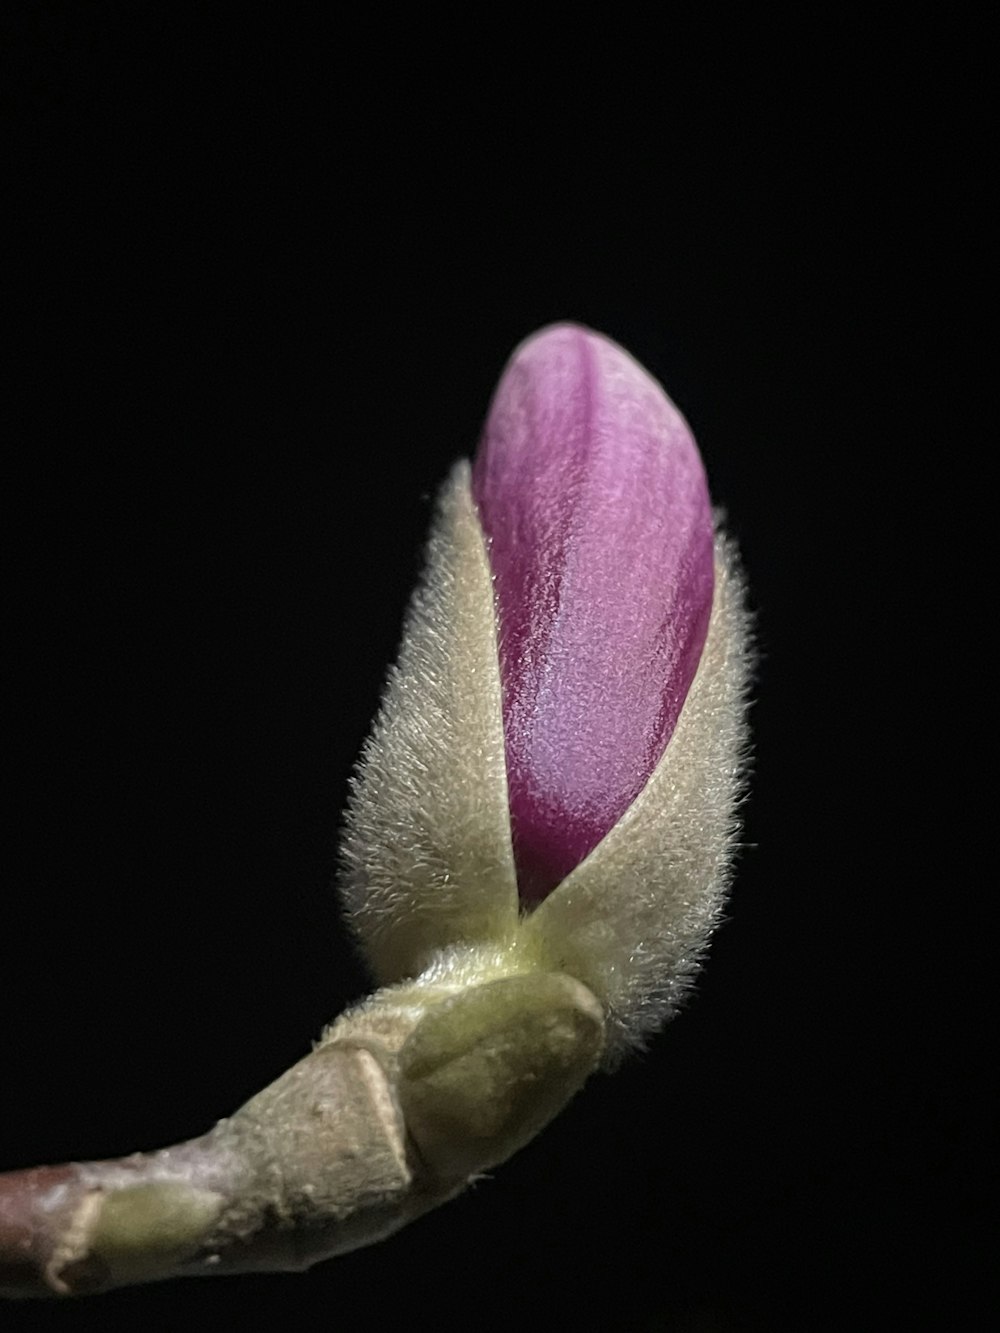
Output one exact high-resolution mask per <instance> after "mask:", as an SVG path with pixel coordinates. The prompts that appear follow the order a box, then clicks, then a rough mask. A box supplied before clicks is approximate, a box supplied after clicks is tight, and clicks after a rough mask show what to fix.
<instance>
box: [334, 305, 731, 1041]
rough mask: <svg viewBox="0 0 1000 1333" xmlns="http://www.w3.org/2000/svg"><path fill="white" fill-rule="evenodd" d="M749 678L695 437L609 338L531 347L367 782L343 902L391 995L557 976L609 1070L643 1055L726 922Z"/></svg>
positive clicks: (458, 515)
mask: <svg viewBox="0 0 1000 1333" xmlns="http://www.w3.org/2000/svg"><path fill="white" fill-rule="evenodd" d="M749 664H750V654H749V649H748V626H747V616H746V612H745V609H744V597H743V591H742V584H741V580H740V577H739V574H738V572H737V567H736V561H735V555H734V553H733V550H732V547H731V545H730V543H729V542H728V541H727V540H726V539H725V538H724V537H723V536H722V535H721V534H720V533H718V532H715V531H713V520H712V511H711V505H710V501H709V497H708V490H707V485H706V481H705V475H704V470H703V468H702V464H701V460H700V457H699V455H698V451H697V448H696V446H695V443H694V440H693V437H692V435H691V432H690V430H689V428H688V426H687V423H686V422H685V420H684V418H683V417H682V416H681V414H680V413H679V412H678V410H677V408H676V407H675V406H674V405H673V404H672V403H671V402H670V400H669V399H668V398H667V396H666V394H665V393H664V392H663V390H662V388H661V387H660V386H659V385H658V384H657V383H656V381H655V380H653V379H652V378H651V377H650V376H649V375H648V374H647V373H646V372H645V371H644V370H643V369H642V368H641V367H640V366H639V365H638V364H637V363H636V362H635V361H634V360H633V359H632V358H631V357H630V356H629V355H628V354H627V353H626V352H624V351H623V350H622V349H621V348H620V347H618V346H617V345H616V344H614V343H612V342H610V341H609V340H608V339H606V338H604V337H602V336H601V335H599V334H596V333H593V332H591V331H589V330H586V329H583V328H580V327H577V326H574V325H556V326H553V327H551V328H548V329H543V330H542V331H541V332H539V333H537V334H535V335H534V336H533V337H532V338H529V339H528V340H527V341H526V342H525V343H523V344H522V345H521V346H520V347H519V348H518V349H517V350H516V351H515V353H514V355H513V356H512V358H511V360H510V362H509V364H508V366H507V368H506V369H505V371H504V374H503V376H502V377H501V380H500V383H499V385H498V387H497V390H496V393H495V395H494V399H493V403H492V406H491V408H490V412H489V415H488V418H487V422H486V427H485V431H484V436H483V440H482V444H481V447H480V450H479V453H478V455H477V458H476V462H475V465H474V468H473V469H471V470H470V468H469V466H468V465H467V464H464V463H460V464H458V465H457V466H456V468H455V470H454V471H453V473H452V475H451V477H450V479H449V480H448V482H447V483H446V485H445V487H444V490H443V492H442V496H441V500H440V503H439V507H438V513H437V516H436V519H435V523H434V527H433V530H432V533H431V538H430V543H429V547H428V557H427V567H426V572H425V575H424V579H423V582H422V584H421V586H420V587H419V588H418V590H417V592H416V594H415V595H414V599H413V602H412V604H411V607H410V610H409V613H408V616H407V620H406V624H405V626H404V633H403V642H402V646H401V649H400V654H399V659H398V662H397V665H396V666H395V667H394V668H393V670H392V672H391V673H390V677H389V682H388V685H387V688H386V692H385V696H384V698H383V702H382V706H381V709H380V712H379V716H378V718H377V719H376V722H375V726H374V729H373V732H372V735H371V737H370V738H369V740H368V742H367V743H366V746H365V749H364V751H363V753H362V756H361V760H360V763H359V766H358V771H357V774H356V777H355V779H354V785H353V789H352V797H351V800H350V803H349V809H348V815H347V821H346V829H345V837H344V843H343V869H344V873H343V876H342V881H341V890H342V895H343V898H344V902H345V906H346V908H347V912H348V915H349V918H350V920H351V923H352V925H353V927H354V929H355V931H356V933H357V935H358V937H359V939H360V941H361V944H362V947H363V949H364V951H365V953H366V955H367V957H368V960H369V962H370V963H371V965H372V967H373V969H374V971H375V973H376V976H377V979H378V980H379V981H380V982H381V983H382V984H386V983H392V982H397V981H402V980H403V979H406V978H416V977H423V978H424V980H425V981H428V979H430V980H431V981H432V983H433V984H434V985H436V986H439V987H440V986H444V988H445V990H446V991H447V988H448V987H449V986H452V987H458V986H461V985H468V984H472V983H475V984H481V983H487V982H489V981H491V980H493V979H495V978H498V977H502V976H509V975H517V974H519V973H524V972H532V971H543V970H544V971H549V972H563V973H565V974H568V975H569V976H571V977H574V978H575V979H576V980H578V981H581V982H582V983H583V984H584V985H585V986H587V987H588V988H589V989H590V990H591V991H592V992H593V994H594V995H595V996H597V998H598V1000H599V1001H600V1003H601V1005H602V1006H603V1009H604V1013H605V1017H606V1024H607V1047H606V1049H607V1050H608V1052H609V1053H610V1056H611V1058H614V1057H615V1055H616V1054H618V1053H620V1052H621V1051H622V1050H623V1049H625V1048H626V1047H627V1046H628V1045H634V1044H636V1043H638V1042H641V1040H642V1039H643V1037H644V1036H645V1035H646V1034H647V1033H648V1032H650V1031H652V1030H653V1029H654V1028H655V1027H656V1026H658V1025H659V1023H660V1022H662V1021H663V1019H664V1018H665V1017H668V1016H669V1015H670V1014H671V1013H672V1012H673V1010H674V1009H675V1008H676V1005H677V1002H678V1000H679V999H680V997H681V995H682V994H683V991H684V989H685V987H686V985H687V984H688V982H689V980H690V978H691V976H692V975H693V973H694V972H695V971H696V968H697V964H698V961H699V957H700V955H701V953H702V952H703V950H704V948H705V945H706V943H707V940H708V936H709V934H710V932H711V929H712V927H713V926H714V925H715V924H716V922H717V920H718V916H719V912H720V909H721V903H722V898H723V895H724V892H725V889H726V887H727V884H728V879H729V867H730V861H731V853H732V847H733V842H734V838H735V834H736V823H735V816H734V811H735V805H736V801H737V798H738V796H739V794H740V791H741V784H742V778H741V774H742V764H743V757H744V751H745V713H746V707H745V695H746V685H747V678H748V672H749ZM429 984H430V983H429Z"/></svg>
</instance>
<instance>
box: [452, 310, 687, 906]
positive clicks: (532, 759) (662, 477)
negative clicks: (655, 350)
mask: <svg viewBox="0 0 1000 1333" xmlns="http://www.w3.org/2000/svg"><path fill="white" fill-rule="evenodd" d="M473 495H474V498H475V500H476V504H477V506H478V510H479V515H480V519H481V522H482V525H483V528H484V531H485V534H486V536H487V540H488V549H489V557H490V564H491V567H492V571H493V576H494V585H495V591H496V598H497V609H498V617H499V644H500V667H501V680H502V687H503V720H504V737H505V743H506V755H507V780H508V784H509V795H510V813H511V824H512V834H513V845H514V857H515V862H516V866H517V878H518V890H519V895H520V898H521V901H522V902H523V903H525V904H527V905H533V904H535V903H537V902H539V901H540V900H541V899H543V898H544V897H546V895H547V894H549V893H550V892H551V891H552V889H554V888H555V887H556V886H557V885H558V884H559V883H561V881H562V880H563V879H565V877H566V876H567V875H568V874H569V872H570V871H571V870H573V869H574V867H575V866H577V865H578V864H579V863H580V862H581V861H582V860H583V858H584V857H585V856H586V855H587V854H588V853H589V852H590V851H591V850H592V849H593V848H594V847H595V846H596V845H597V844H598V843H599V842H600V841H601V839H602V838H603V837H604V836H605V835H606V834H607V833H608V831H609V830H610V829H611V828H612V827H613V826H614V825H615V824H616V823H617V821H618V820H619V819H620V818H621V816H622V815H623V814H624V812H625V811H626V810H627V809H628V807H629V806H630V805H631V803H632V802H633V801H634V799H635V797H636V796H637V795H638V793H639V792H640V791H641V790H642V788H643V787H644V785H645V784H646V782H647V780H648V778H649V777H650V775H651V773H652V772H653V770H654V768H655V767H656V765H657V763H658V762H659V760H660V757H661V755H662V754H663V751H664V748H665V747H666V745H667V743H668V741H669V740H670V737H671V735H672V734H673V731H674V728H675V726H676V724H677V719H678V717H679V715H680V711H681V708H682V706H683V704H684V700H685V698H686V696H687V693H688V690H689V688H690V685H691V682H692V680H693V678H694V674H695V671H696V669H697V667H698V662H699V659H700V657H701V652H702V647H703V646H704V642H705V635H706V632H707V629H708V622H709V616H710V613H711V608H712V588H713V532H712V511H711V505H710V502H709V497H708V489H707V485H706V482H705V474H704V470H703V468H702V464H701V459H700V458H699V456H698V450H697V448H696V446H695V443H694V439H693V438H692V435H691V432H690V430H689V428H688V425H687V423H686V421H685V420H684V418H683V417H682V416H681V414H680V412H679V411H678V410H677V408H676V407H675V406H674V405H673V403H672V402H671V401H670V399H669V398H668V397H667V396H666V394H665V393H664V392H663V390H662V389H661V388H660V386H659V384H657V383H656V381H655V380H653V379H652V378H651V377H650V376H649V375H648V374H647V373H646V371H644V370H643V369H642V367H641V366H639V365H638V364H637V363H636V362H635V361H634V360H633V359H632V358H631V357H630V356H629V355H628V354H627V353H626V352H624V351H623V350H622V349H621V348H620V347H618V346H617V345H616V344H615V343H612V342H610V341H609V340H608V339H607V338H604V337H602V336H601V335H599V334H597V333H592V332H591V331H590V330H588V329H584V328H580V327H578V326H574V325H569V324H561V325H555V326H553V327H551V328H548V329H543V330H542V331H541V332H540V333H537V334H535V335H534V336H533V337H531V338H529V339H528V340H527V341H526V342H524V343H522V344H521V346H520V347H519V348H518V349H517V350H516V351H515V353H514V354H513V356H512V357H511V359H510V361H509V363H508V365H507V368H506V370H505V371H504V374H503V376H502V378H501V380H500V383H499V385H498V387H497V390H496V394H495V396H494V399H493V404H492V407H491V409H490V413H489V417H488V420H487V423H486V428H485V432H484V435H483V439H482V443H481V445H480V450H479V454H478V456H477V458H476V462H475V465H474V469H473Z"/></svg>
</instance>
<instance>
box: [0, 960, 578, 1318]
mask: <svg viewBox="0 0 1000 1333" xmlns="http://www.w3.org/2000/svg"><path fill="white" fill-rule="evenodd" d="M602 1044H603V1017H602V1015H601V1011H600V1008H599V1006H598V1005H597V1002H596V1000H594V998H593V996H592V995H590V993H589V992H588V991H587V990H586V989H585V988H584V987H583V986H581V985H580V984H579V983H578V982H575V981H572V980H570V979H569V978H567V977H562V976H554V975H551V974H545V973H539V974H534V975H519V976H513V977H508V978H503V979H500V980H495V981H491V982H489V983H487V984H484V985H478V986H472V987H469V988H466V989H463V990H461V991H458V992H457V993H446V994H443V995H442V994H439V993H436V992H434V991H433V990H432V989H428V988H421V987H420V986H419V984H418V985H417V986H414V987H412V988H410V990H408V991H403V992H394V991H387V992H381V993H380V994H379V995H377V996H375V997H373V999H372V1000H370V1001H369V1002H368V1003H367V1004H365V1005H363V1006H362V1007H361V1008H359V1009H357V1010H355V1011H353V1012H351V1013H348V1014H346V1015H344V1016H343V1017H342V1018H341V1019H340V1020H339V1021H338V1022H337V1023H336V1024H335V1025H334V1026H333V1028H332V1029H331V1030H330V1031H329V1033H328V1034H327V1036H326V1037H325V1039H324V1041H323V1042H322V1043H321V1044H320V1045H319V1046H318V1047H317V1048H316V1049H315V1050H314V1051H313V1052H312V1053H311V1054H310V1055H308V1056H306V1057H305V1059H303V1060H300V1061H299V1063H298V1064H296V1065H294V1066H293V1067H292V1068H291V1069H290V1070H289V1071H288V1072H287V1073H286V1074H284V1075H283V1076H282V1077H281V1078H279V1079H278V1080H277V1081H276V1082H275V1083H272V1084H271V1085H270V1086H269V1087H267V1088H265V1089H264V1091H263V1092H261V1093H258V1095H257V1096H256V1097H254V1098H252V1099H251V1100H250V1101H249V1102H247V1103H246V1105H245V1106H243V1107H241V1108H240V1110H239V1111H237V1112H236V1113H235V1114H234V1115H233V1116H232V1117H230V1118H229V1119H228V1120H222V1121H220V1122H219V1123H218V1124H217V1125H216V1126H215V1128H214V1129H212V1130H210V1131H209V1133H207V1134H205V1135H203V1136H202V1137H201V1138H197V1139H192V1140H190V1141H189V1142H187V1143H182V1144H179V1145H178V1146H176V1147H173V1148H164V1149H162V1150H161V1151H159V1152H153V1153H136V1154H134V1155H132V1156H130V1157H123V1158H119V1159H118V1160H116V1161H107V1162H79V1163H69V1164H66V1165H63V1166H47V1167H36V1168H32V1169H29V1170H25V1171H12V1172H8V1173H6V1174H3V1175H0V1294H2V1295H6V1296H52V1295H57V1296H71V1295H80V1294H84V1293H89V1292H97V1291H105V1290H108V1289H110V1288H113V1287H118V1286H124V1285H127V1284H130V1283H137V1282H150V1281H155V1280H157V1279H160V1278H168V1277H177V1276H183V1275H194V1274H213V1273H235V1272H251V1271H256V1272H264V1271H275V1270H294V1269H305V1268H309V1267H311V1266H312V1265H313V1264H315V1263H318V1262H319V1261H320V1260H323V1259H328V1258H331V1257H332V1256H334V1255H337V1254H342V1253H344V1252H345V1251H348V1250H352V1249H356V1248H357V1247H358V1246H361V1245H367V1244H371V1243H372V1242H373V1241H377V1240H381V1239H383V1238H384V1237H385V1236H388V1235H390V1234H391V1233H392V1232H393V1231H396V1230H397V1229H398V1228H399V1227H401V1226H403V1225H405V1224H406V1223H407V1222H409V1221H411V1220H412V1219H413V1218H415V1217H417V1216H419V1215H420V1214H421V1213H424V1212H426V1211H427V1210H428V1209H430V1208H433V1207H435V1206H436V1205H437V1204H439V1203H443V1202H444V1201H445V1200H446V1199H449V1198H451V1197H453V1196H454V1195H455V1194H457V1193H458V1192H459V1191H460V1190H461V1189H462V1188H463V1187H464V1185H465V1184H466V1183H467V1181H468V1179H469V1177H470V1176H472V1175H474V1174H477V1173H479V1172H480V1171H482V1170H485V1169H487V1168H488V1167H490V1166H493V1165H496V1164H497V1163H498V1162H500V1161H502V1160H504V1159H505V1158H506V1157H508V1156H510V1155H511V1153H512V1152H514V1151H516V1150H517V1149H518V1148H519V1147H521V1146H522V1145H523V1144H524V1143H525V1142H527V1141H528V1139H530V1138H532V1137H534V1135H535V1134H536V1133H537V1132H538V1131H539V1130H540V1129H541V1128H542V1126H543V1125H544V1124H546V1123H547V1122H548V1121H549V1120H550V1119H551V1118H552V1116H553V1115H555V1114H556V1112H557V1111H558V1110H559V1109H560V1108H561V1107H562V1106H563V1105H565V1103H566V1102H567V1101H568V1100H569V1099H570V1097H572V1095H573V1094H574V1093H575V1092H576V1090H577V1088H578V1087H579V1086H580V1085H581V1084H582V1083H583V1081H584V1079H585V1078H586V1077H587V1075H588V1074H589V1073H590V1072H591V1070H592V1069H593V1068H594V1065H595V1064H596V1062H597V1059H598V1058H599V1055H600V1051H601V1047H602Z"/></svg>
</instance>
